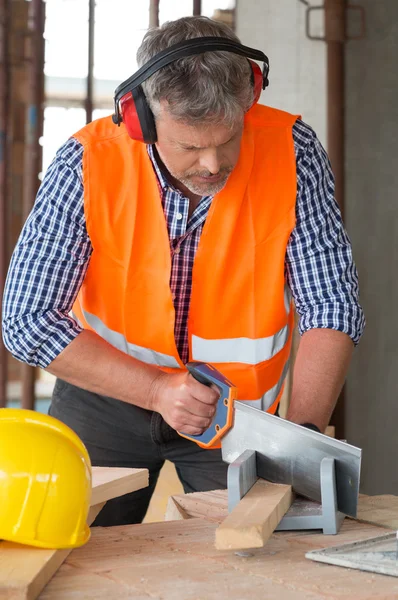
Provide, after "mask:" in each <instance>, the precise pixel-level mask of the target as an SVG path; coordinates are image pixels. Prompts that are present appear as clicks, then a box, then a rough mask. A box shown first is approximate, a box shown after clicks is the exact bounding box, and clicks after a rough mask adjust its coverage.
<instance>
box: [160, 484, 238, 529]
mask: <svg viewBox="0 0 398 600" xmlns="http://www.w3.org/2000/svg"><path fill="white" fill-rule="evenodd" d="M227 516H228V491H227V490H214V491H213V492H194V493H192V494H178V495H177V496H171V498H169V503H168V505H167V509H166V514H165V521H178V520H181V519H191V518H195V517H199V518H202V519H206V520H207V521H212V522H214V523H221V522H222V521H223V520H224V519H225V518H226V517H227Z"/></svg>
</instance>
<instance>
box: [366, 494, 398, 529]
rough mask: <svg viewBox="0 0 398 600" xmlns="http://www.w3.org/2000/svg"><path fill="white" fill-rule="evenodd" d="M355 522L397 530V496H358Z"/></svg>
mask: <svg viewBox="0 0 398 600" xmlns="http://www.w3.org/2000/svg"><path fill="white" fill-rule="evenodd" d="M357 520H358V521H363V522H364V523H373V524H374V525H380V527H388V528H390V529H398V496H393V495H386V496H365V495H360V496H359V500H358V514H357Z"/></svg>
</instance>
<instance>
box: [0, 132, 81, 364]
mask: <svg viewBox="0 0 398 600" xmlns="http://www.w3.org/2000/svg"><path fill="white" fill-rule="evenodd" d="M82 153H83V149H82V147H81V145H80V144H79V143H78V142H77V141H76V140H74V139H71V140H69V141H68V142H66V144H64V146H62V147H61V148H60V150H59V151H58V153H57V155H56V157H55V159H54V160H53V162H52V164H51V165H50V167H49V168H48V170H47V173H46V175H45V178H44V180H43V182H42V185H41V186H40V189H39V192H38V194H37V198H36V202H35V204H34V207H33V209H32V211H31V213H30V215H29V217H28V219H27V221H26V223H25V225H24V227H23V230H22V232H21V235H20V237H19V240H18V242H17V245H16V247H15V250H14V252H13V255H12V258H11V262H10V266H9V270H8V275H7V280H6V286H5V290H4V298H3V315H2V331H3V341H4V344H5V346H6V348H7V349H8V350H9V351H10V352H11V353H12V354H13V355H14V356H15V358H17V359H18V360H20V361H23V362H26V363H28V364H29V365H32V366H39V367H43V368H45V367H47V366H48V365H49V364H50V363H51V362H52V361H53V360H54V359H55V358H56V357H57V356H58V355H59V354H60V353H61V352H62V351H63V350H64V349H65V348H66V346H68V344H70V342H71V341H72V340H73V339H75V338H76V336H77V335H79V333H80V332H81V330H82V329H81V327H80V326H79V325H78V324H77V323H76V321H75V320H74V319H73V318H72V316H71V315H70V311H71V309H72V306H73V303H74V301H75V299H76V296H77V294H78V292H79V289H80V287H81V284H82V282H83V279H84V276H85V273H86V270H87V267H88V264H89V259H90V256H91V252H92V247H91V242H90V239H89V237H88V234H87V230H86V224H85V217H84V207H83V184H82V175H81V162H82Z"/></svg>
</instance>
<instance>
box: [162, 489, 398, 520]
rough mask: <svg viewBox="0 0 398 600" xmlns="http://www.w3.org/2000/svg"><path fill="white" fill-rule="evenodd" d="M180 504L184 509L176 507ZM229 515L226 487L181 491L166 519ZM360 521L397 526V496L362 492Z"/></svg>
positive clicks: (223, 516) (170, 506) (213, 517)
mask: <svg viewBox="0 0 398 600" xmlns="http://www.w3.org/2000/svg"><path fill="white" fill-rule="evenodd" d="M172 503H173V504H174V505H177V506H178V507H179V508H180V509H181V510H182V511H183V512H181V511H180V513H178V512H177V509H174V510H173V505H172ZM227 515H228V492H227V490H215V491H213V492H195V493H193V494H178V495H177V496H172V497H171V498H170V499H169V504H168V507H167V510H166V516H165V520H166V521H167V520H169V521H172V520H178V519H182V518H185V519H191V518H197V517H199V518H202V519H206V520H208V521H213V522H215V523H221V522H222V521H223V520H224V519H225V518H226V517H227ZM356 520H358V521H362V522H363V523H370V524H373V525H379V526H380V527H388V528H389V529H394V530H398V496H393V495H385V496H366V495H365V494H360V496H359V500H358V517H357V519H356Z"/></svg>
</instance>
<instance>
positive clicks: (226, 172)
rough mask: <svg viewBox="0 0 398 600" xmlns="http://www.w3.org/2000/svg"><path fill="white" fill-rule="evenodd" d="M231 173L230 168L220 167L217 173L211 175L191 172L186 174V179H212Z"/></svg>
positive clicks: (206, 172)
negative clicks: (215, 176)
mask: <svg viewBox="0 0 398 600" xmlns="http://www.w3.org/2000/svg"><path fill="white" fill-rule="evenodd" d="M230 173H232V167H222V168H221V169H220V170H219V171H218V173H211V172H210V171H192V172H191V173H187V174H186V177H214V175H230Z"/></svg>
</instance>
